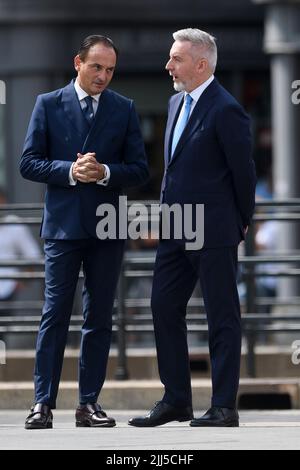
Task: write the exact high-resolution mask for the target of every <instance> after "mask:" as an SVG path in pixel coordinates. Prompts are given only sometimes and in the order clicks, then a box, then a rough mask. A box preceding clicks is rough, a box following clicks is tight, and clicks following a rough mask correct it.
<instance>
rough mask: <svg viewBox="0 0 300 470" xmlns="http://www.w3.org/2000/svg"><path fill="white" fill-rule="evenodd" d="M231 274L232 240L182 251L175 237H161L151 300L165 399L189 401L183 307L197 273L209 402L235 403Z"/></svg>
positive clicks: (236, 314)
mask: <svg viewBox="0 0 300 470" xmlns="http://www.w3.org/2000/svg"><path fill="white" fill-rule="evenodd" d="M236 276H237V246H228V247H219V248H204V249H202V250H199V251H186V250H185V249H184V246H183V245H180V244H178V243H176V242H175V241H172V240H162V241H161V242H160V244H159V248H158V252H157V258H156V264H155V271H154V281H153V289H152V299H151V304H152V312H153V319H154V328H155V338H156V347H157V354H158V365H159V373H160V378H161V381H162V383H163V385H164V387H165V395H164V398H163V401H165V402H166V403H169V404H170V405H173V406H176V407H181V406H182V407H184V406H191V405H192V390H191V374H190V362H189V352H188V343H187V325H186V308H187V303H188V301H189V299H190V297H191V295H192V293H193V291H194V288H195V285H196V282H197V280H198V279H199V280H200V284H201V289H202V294H203V298H204V304H205V310H206V314H207V321H208V330H209V352H210V359H211V373H212V386H213V393H212V406H219V407H225V408H234V407H235V405H236V396H237V391H238V386H239V375H240V356H241V336H242V333H241V315H240V304H239V297H238V292H237V283H236Z"/></svg>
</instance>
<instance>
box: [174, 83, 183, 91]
mask: <svg viewBox="0 0 300 470" xmlns="http://www.w3.org/2000/svg"><path fill="white" fill-rule="evenodd" d="M174 89H175V91H185V85H184V83H182V82H177V83H174Z"/></svg>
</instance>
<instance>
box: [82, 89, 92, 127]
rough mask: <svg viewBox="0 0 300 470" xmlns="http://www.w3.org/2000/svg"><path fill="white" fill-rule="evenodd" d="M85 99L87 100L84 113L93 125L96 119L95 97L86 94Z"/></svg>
mask: <svg viewBox="0 0 300 470" xmlns="http://www.w3.org/2000/svg"><path fill="white" fill-rule="evenodd" d="M84 101H85V102H86V107H85V108H84V110H83V114H84V115H85V118H86V120H87V122H88V123H89V125H90V126H91V125H92V124H93V121H94V108H93V98H92V97H91V96H86V97H85V98H84Z"/></svg>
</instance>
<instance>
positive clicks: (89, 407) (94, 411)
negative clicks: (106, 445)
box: [76, 403, 116, 428]
mask: <svg viewBox="0 0 300 470" xmlns="http://www.w3.org/2000/svg"><path fill="white" fill-rule="evenodd" d="M115 425H116V421H115V420H114V419H113V418H109V417H108V416H107V414H106V413H104V411H103V410H102V408H101V406H100V405H98V403H87V404H86V405H79V406H78V408H77V410H76V427H77V428H113V427H114V426H115Z"/></svg>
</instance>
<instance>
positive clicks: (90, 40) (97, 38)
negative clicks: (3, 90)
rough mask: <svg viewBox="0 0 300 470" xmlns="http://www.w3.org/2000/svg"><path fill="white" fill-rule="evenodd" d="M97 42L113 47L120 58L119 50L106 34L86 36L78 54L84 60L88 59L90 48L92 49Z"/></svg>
mask: <svg viewBox="0 0 300 470" xmlns="http://www.w3.org/2000/svg"><path fill="white" fill-rule="evenodd" d="M95 44H103V45H104V46H105V47H109V48H110V49H113V50H114V51H115V53H116V56H117V58H118V55H119V51H118V49H117V48H116V46H115V45H114V43H113V41H112V40H111V39H110V38H107V37H106V36H101V35H100V34H93V35H92V36H88V37H87V38H85V39H84V40H83V42H82V44H81V46H80V48H79V51H78V55H79V57H80V59H81V60H82V61H84V60H85V59H86V57H87V55H88V53H89V50H90V49H91V47H93V46H95Z"/></svg>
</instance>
